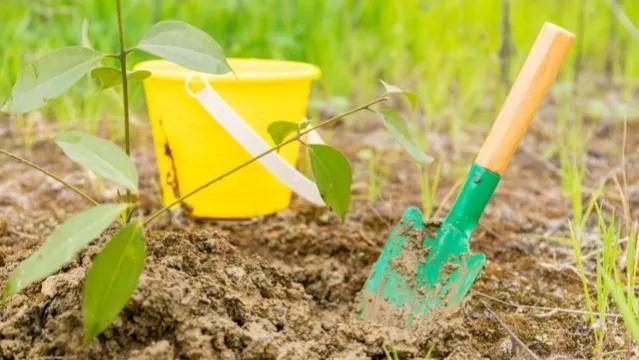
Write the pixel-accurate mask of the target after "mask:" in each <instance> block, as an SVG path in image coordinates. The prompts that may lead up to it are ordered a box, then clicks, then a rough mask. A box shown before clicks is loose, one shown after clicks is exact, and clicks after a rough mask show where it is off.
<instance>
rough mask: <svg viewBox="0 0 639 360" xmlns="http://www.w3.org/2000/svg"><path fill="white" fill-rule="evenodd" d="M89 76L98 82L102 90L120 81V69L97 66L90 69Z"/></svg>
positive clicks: (118, 83)
mask: <svg viewBox="0 0 639 360" xmlns="http://www.w3.org/2000/svg"><path fill="white" fill-rule="evenodd" d="M91 77H92V78H94V79H96V80H97V81H99V82H100V85H101V88H102V90H104V89H108V88H110V87H112V86H116V85H120V84H121V83H122V75H121V73H120V69H116V68H112V67H99V68H95V69H93V70H91Z"/></svg>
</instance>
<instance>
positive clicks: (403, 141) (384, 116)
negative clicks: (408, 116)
mask: <svg viewBox="0 0 639 360" xmlns="http://www.w3.org/2000/svg"><path fill="white" fill-rule="evenodd" d="M377 114H378V115H379V118H380V119H381V120H382V122H383V123H384V126H385V127H386V129H387V130H388V132H390V133H391V135H393V137H394V138H395V140H396V141H397V143H398V144H399V145H401V146H402V148H404V150H406V152H408V153H409V154H410V156H412V157H413V159H415V160H416V161H417V162H419V163H421V164H428V163H430V162H432V161H433V158H431V157H430V156H428V155H426V153H424V151H422V149H421V148H420V147H419V146H418V145H417V144H416V143H415V141H414V140H413V139H412V138H411V136H410V133H409V131H408V127H406V122H405V121H404V118H403V117H402V115H401V114H399V113H398V112H396V111H393V110H392V109H390V108H382V109H380V110H379V112H378V113H377Z"/></svg>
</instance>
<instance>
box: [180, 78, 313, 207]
mask: <svg viewBox="0 0 639 360" xmlns="http://www.w3.org/2000/svg"><path fill="white" fill-rule="evenodd" d="M197 75H198V76H199V78H200V79H201V80H202V82H203V83H204V88H203V89H202V90H200V91H198V92H194V91H193V90H191V88H190V87H189V84H190V83H191V81H192V80H193V74H192V73H189V74H188V76H187V78H186V81H185V83H184V87H185V89H186V92H187V94H189V96H191V97H193V98H194V99H196V100H197V101H198V102H199V103H200V105H202V107H203V108H204V109H205V110H206V111H207V112H208V113H209V115H211V117H212V118H213V119H215V120H216V121H217V122H218V123H219V124H220V125H221V126H222V127H223V128H224V129H225V130H226V131H227V132H228V133H229V134H230V135H231V136H232V137H233V138H234V139H235V140H236V141H237V142H238V143H239V144H240V145H241V146H242V147H243V148H244V149H245V150H246V151H248V153H249V154H251V156H253V157H257V156H259V155H260V154H262V153H264V152H266V151H268V150H269V149H270V148H271V146H269V145H268V144H267V143H266V141H264V139H262V137H261V136H259V135H258V134H257V133H256V132H255V131H254V130H253V129H252V128H251V127H250V126H249V125H248V124H247V123H246V121H244V120H243V119H242V118H241V117H240V116H239V115H238V114H237V113H236V112H235V110H233V108H231V107H230V106H229V105H228V104H227V103H226V101H224V99H222V97H221V96H220V95H219V94H218V93H217V92H216V91H215V90H214V89H213V88H212V87H211V85H210V84H209V82H208V81H207V79H206V78H205V77H204V75H202V74H199V73H198V74H197ZM307 141H308V142H309V143H323V142H322V139H321V137H320V136H319V134H317V133H316V132H311V133H309V134H308V138H307ZM258 161H259V162H260V163H261V164H262V165H263V166H264V167H265V168H266V169H267V170H268V171H269V172H270V173H271V174H273V176H275V177H276V178H277V179H279V180H280V181H281V182H282V183H283V184H285V185H286V186H287V187H288V188H290V189H291V190H292V191H293V192H295V193H296V194H297V195H299V196H301V197H302V198H304V199H306V200H308V201H309V202H311V203H312V204H314V205H316V206H325V203H324V200H323V199H322V196H321V195H320V193H319V190H318V189H317V185H316V184H315V183H314V182H313V181H312V180H310V179H309V178H307V177H306V176H304V174H302V173H301V172H299V171H298V170H297V169H296V168H295V167H293V166H291V164H289V163H288V162H287V161H286V160H284V159H283V158H282V157H281V156H280V155H279V154H277V153H276V152H271V153H269V154H268V155H265V156H263V157H262V158H260V159H259V160H258Z"/></svg>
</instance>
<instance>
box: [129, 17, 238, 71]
mask: <svg viewBox="0 0 639 360" xmlns="http://www.w3.org/2000/svg"><path fill="white" fill-rule="evenodd" d="M137 48H138V49H140V50H143V51H146V52H148V53H149V54H152V55H155V56H159V57H161V58H163V59H166V60H169V61H171V62H174V63H176V64H178V65H182V66H184V67H187V68H189V69H192V70H195V71H201V72H205V73H211V74H223V73H227V72H229V71H231V68H230V67H229V65H228V63H227V62H226V57H225V56H224V51H223V50H222V48H221V47H220V45H218V44H217V43H216V42H215V40H213V38H212V37H211V36H210V35H209V34H207V33H206V32H204V31H202V30H200V29H198V28H196V27H193V26H191V25H189V24H187V23H185V22H182V21H175V20H168V21H162V22H159V23H157V24H155V25H153V26H152V27H151V29H149V31H148V32H147V33H146V35H144V37H143V38H142V40H140V42H139V43H138V45H137Z"/></svg>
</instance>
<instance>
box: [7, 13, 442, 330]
mask: <svg viewBox="0 0 639 360" xmlns="http://www.w3.org/2000/svg"><path fill="white" fill-rule="evenodd" d="M116 17H117V24H118V34H119V51H118V52H117V53H113V54H110V53H103V52H101V51H98V50H95V49H92V48H89V47H86V46H73V47H67V48H62V49H58V50H54V51H52V52H51V53H49V54H47V55H45V56H43V57H42V58H40V59H39V60H38V61H36V62H35V63H33V64H31V65H28V66H27V67H25V68H24V69H23V70H22V72H20V73H19V74H18V79H17V81H16V83H15V85H14V86H13V88H12V91H11V94H10V96H9V98H8V101H7V102H6V103H5V105H4V107H3V111H5V112H7V113H11V114H20V113H25V112H29V111H32V110H35V109H38V108H40V107H42V106H43V105H45V104H46V103H47V101H48V100H50V99H53V98H55V97H58V96H60V95H62V94H63V93H64V92H65V91H67V90H68V89H69V88H70V87H71V86H72V85H74V84H75V83H76V82H77V81H79V80H80V79H81V78H82V77H83V76H85V75H87V74H90V75H91V76H92V77H93V78H94V79H96V81H97V82H99V85H100V87H101V88H102V89H105V88H109V87H113V86H120V87H121V88H122V105H123V108H124V121H123V123H124V149H121V148H120V147H118V146H117V145H115V144H114V143H112V142H110V141H108V140H105V139H101V138H99V137H96V136H93V135H89V134H86V133H82V132H78V131H71V132H65V133H61V134H58V135H57V136H55V139H54V141H55V143H56V144H57V145H58V146H59V147H60V148H61V149H62V151H63V152H64V153H65V154H66V155H67V156H68V157H69V158H70V159H71V160H73V161H75V162H77V163H78V164H80V165H82V166H84V167H86V168H88V169H89V170H91V171H93V172H94V173H95V174H96V175H98V176H100V177H102V178H104V179H106V180H109V181H111V182H112V183H115V184H116V185H117V186H119V187H120V188H122V189H123V190H125V192H126V195H125V196H124V197H121V198H120V199H119V200H118V201H114V202H110V203H99V202H98V201H97V200H95V199H93V198H92V197H91V196H90V195H88V194H87V193H85V192H84V191H82V190H81V189H79V188H77V187H75V186H73V185H71V184H69V183H68V182H66V181H64V180H63V179H62V178H61V177H60V176H57V175H55V174H53V173H52V172H50V171H48V170H46V169H44V168H42V167H40V166H39V165H37V164H35V163H33V162H31V161H29V160H27V159H24V158H22V157H20V156H18V155H16V154H14V153H11V152H9V151H7V150H1V149H0V153H1V154H4V155H7V156H9V157H11V158H13V159H15V160H18V161H20V162H22V163H24V164H26V165H28V166H31V167H32V168H34V169H36V170H38V171H40V172H42V173H43V174H45V175H47V176H49V177H51V178H53V179H54V180H56V181H58V182H59V183H61V184H62V185H64V186H65V187H66V188H68V189H69V190H72V191H74V192H75V193H77V194H78V195H80V196H81V197H82V198H83V199H84V200H86V201H87V202H88V203H89V204H90V205H91V207H90V208H89V209H87V210H84V211H81V212H79V213H77V214H75V215H73V216H71V217H70V218H69V219H67V220H66V221H65V222H64V223H63V224H61V225H60V226H59V227H58V228H56V229H55V230H54V231H53V232H52V233H51V234H50V235H49V237H48V238H47V240H46V241H45V242H44V244H43V245H42V246H41V247H40V248H39V249H38V250H36V251H35V252H34V253H33V254H32V255H31V256H29V257H28V258H27V259H25V260H24V261H22V262H21V263H20V264H19V265H18V266H17V267H16V268H15V269H14V270H13V272H12V273H11V274H10V275H9V278H8V279H7V280H6V282H5V284H4V287H3V289H2V298H3V299H6V298H7V297H9V296H12V295H13V294H16V293H18V292H20V291H21V290H23V289H24V288H26V287H27V286H29V285H30V284H33V283H34V282H37V281H39V280H42V279H44V278H45V277H47V276H49V275H51V274H53V273H55V272H57V271H58V270H60V268H61V267H62V266H64V265H65V264H66V263H68V262H69V261H71V260H72V259H73V258H74V257H75V256H76V255H77V254H78V253H79V252H80V251H82V250H83V249H84V248H86V247H87V246H88V245H89V243H91V242H92V241H93V240H95V239H96V238H98V237H99V236H100V235H101V234H102V233H103V232H105V231H106V230H107V229H109V228H111V227H112V226H113V224H114V223H117V225H116V228H115V229H114V233H113V235H111V237H110V239H109V240H108V241H107V242H106V244H105V245H104V247H103V248H102V249H101V251H100V252H99V253H98V254H97V255H96V257H95V258H94V259H93V263H92V265H91V267H90V268H89V270H88V273H87V275H86V279H85V281H84V288H83V295H82V296H83V299H82V312H83V322H84V338H85V341H86V342H89V341H91V340H93V339H94V338H95V337H96V336H98V335H99V334H100V333H101V332H103V331H104V330H105V329H107V328H108V327H109V325H110V324H111V323H112V322H113V320H114V319H115V318H116V317H117V316H118V314H119V312H120V311H121V310H122V308H123V307H124V306H125V305H126V303H127V302H128V300H129V298H130V297H131V295H132V294H133V292H134V291H135V288H136V286H137V282H138V280H139V277H140V274H141V272H142V269H143V267H144V261H145V257H146V245H145V239H144V228H145V226H147V225H149V224H150V223H151V222H152V221H154V220H155V219H157V218H158V217H159V216H160V215H162V214H163V213H165V212H167V211H169V209H171V208H172V207H174V206H176V205H178V204H180V203H182V202H184V201H185V200H186V199H188V198H190V197H191V196H193V195H195V194H197V193H199V192H200V191H202V190H203V189H205V188H207V187H208V186H211V185H213V184H215V183H216V182H218V181H220V180H222V179H223V178H225V177H227V176H230V175H232V174H234V173H235V172H237V171H240V170H241V169H243V168H244V167H246V166H248V165H250V164H252V163H254V162H256V161H257V160H259V159H260V158H262V157H264V156H266V155H268V154H269V153H271V152H274V151H278V150H279V149H280V148H282V147H283V146H286V145H287V144H290V143H292V142H294V141H299V142H301V143H302V144H304V145H306V144H305V143H304V142H303V141H302V138H303V136H304V135H306V134H308V133H309V132H311V131H313V130H315V129H318V128H320V127H323V126H326V125H329V124H332V123H334V122H336V121H338V120H340V119H343V118H345V117H346V116H348V115H351V114H353V113H356V112H359V111H362V110H371V111H373V112H375V113H376V114H378V115H379V117H380V119H381V120H382V122H383V123H384V125H385V126H386V128H387V129H388V130H389V131H390V132H391V134H392V135H393V136H394V137H395V138H396V139H397V140H398V142H399V143H400V145H402V147H403V148H405V149H406V150H407V151H408V152H409V154H410V155H411V156H412V157H413V158H415V159H416V160H417V161H419V162H420V163H427V162H429V161H430V160H431V159H430V157H428V156H427V155H426V154H424V153H423V152H422V151H421V149H420V148H419V147H418V146H417V145H416V144H415V142H414V141H413V140H412V139H411V137H410V134H409V132H408V130H407V127H406V125H405V124H404V119H403V118H402V117H401V115H400V114H398V113H396V112H394V111H393V110H391V109H390V108H387V107H381V108H379V109H376V108H374V105H377V104H381V103H384V102H385V101H386V100H387V99H388V98H389V97H390V96H392V95H394V94H401V95H404V96H405V97H406V98H407V99H408V100H409V101H411V102H412V103H413V104H414V101H415V96H414V95H413V94H411V93H408V92H405V91H403V90H401V89H399V88H397V87H395V86H392V85H388V84H385V83H384V87H385V91H384V93H383V94H382V95H381V96H380V97H379V98H377V99H374V100H372V101H370V102H368V103H366V104H364V105H361V106H358V107H356V108H354V109H352V110H349V111H347V112H345V113H343V114H340V115H337V116H335V117H332V118H330V119H327V120H324V121H320V122H318V123H317V124H315V125H310V124H309V123H308V122H305V123H302V124H295V123H289V122H277V123H275V124H273V125H271V126H270V127H269V129H268V130H269V133H270V134H271V136H272V137H273V140H274V142H275V144H276V145H275V146H274V147H272V148H271V149H269V150H268V151H265V152H264V153H262V154H260V155H258V156H256V157H254V158H252V159H250V160H247V161H245V162H244V163H241V164H238V165H237V166H236V167H234V168H232V169H229V170H228V171H226V172H224V173H223V174H219V175H216V174H212V177H211V180H210V181H207V182H206V183H204V184H202V185H200V186H198V187H197V188H195V189H194V190H192V191H190V192H187V193H185V194H183V195H182V196H181V197H179V198H178V199H176V200H175V201H174V202H173V203H171V204H168V205H167V206H165V207H163V208H161V209H159V210H157V211H155V212H153V213H152V214H151V215H149V216H148V217H146V218H142V217H141V216H140V215H139V214H138V213H136V210H137V208H138V206H139V203H138V200H137V199H139V190H140V189H139V185H138V172H137V169H136V167H135V164H134V163H133V161H132V160H131V157H130V154H131V136H130V115H129V84H130V83H131V82H135V81H140V80H143V79H145V78H147V77H148V76H150V75H151V73H149V72H147V71H134V72H131V71H129V70H128V63H127V59H128V57H129V55H130V54H131V53H132V52H134V51H143V52H146V53H149V54H151V55H155V56H158V57H161V58H164V59H166V60H168V61H171V62H174V63H176V64H178V65H181V66H184V67H186V68H189V69H191V70H193V71H197V72H203V73H210V74H223V73H228V72H230V71H232V70H231V68H230V67H229V65H228V63H227V61H226V58H225V56H224V52H223V50H222V48H221V47H220V46H219V45H218V44H217V42H216V41H215V40H214V39H213V38H211V37H210V36H209V35H208V34H207V33H205V32H204V31H202V30H200V29H197V28H195V27H193V26H191V25H189V24H187V23H184V22H181V21H162V22H159V23H157V24H155V25H153V26H151V28H150V29H149V30H148V31H147V33H146V34H145V35H144V36H143V37H142V39H141V40H140V41H139V42H138V43H137V45H136V46H134V47H132V48H127V47H126V46H125V36H124V24H123V22H122V11H121V4H120V0H116ZM85 43H86V42H85ZM109 58H112V59H116V60H117V62H118V63H119V67H106V66H103V65H102V63H103V62H104V61H105V60H106V59H109ZM306 149H307V151H308V156H309V158H310V161H311V168H312V172H313V175H314V178H315V181H316V183H317V186H318V189H319V190H320V193H321V195H322V197H323V198H324V200H325V202H326V204H327V205H328V206H329V207H331V209H332V210H333V211H335V212H336V213H337V214H338V215H339V216H340V217H341V218H342V219H345V217H346V214H347V212H348V208H349V205H350V190H351V182H352V171H351V167H350V164H349V162H348V160H347V159H346V158H345V157H344V155H342V153H341V152H339V151H338V150H337V149H335V148H334V147H331V146H328V145H319V144H309V145H306ZM118 220H119V221H118Z"/></svg>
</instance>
